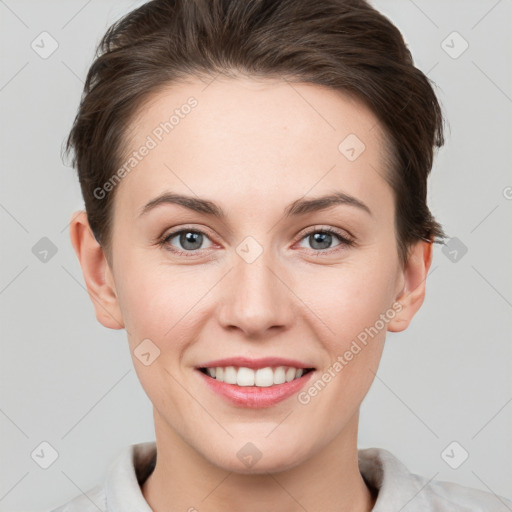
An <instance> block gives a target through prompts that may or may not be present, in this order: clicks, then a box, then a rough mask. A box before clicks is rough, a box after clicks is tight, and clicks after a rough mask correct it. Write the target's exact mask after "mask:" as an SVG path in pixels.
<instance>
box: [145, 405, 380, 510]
mask: <svg viewBox="0 0 512 512" xmlns="http://www.w3.org/2000/svg"><path fill="white" fill-rule="evenodd" d="M358 420H359V415H358V413H356V415H355V417H354V418H352V419H351V420H350V422H349V423H348V424H347V425H346V427H345V429H344V430H343V431H342V432H340V434H339V435H338V436H337V437H336V438H334V439H333V440H332V441H331V442H330V443H329V444H328V445H326V446H325V447H324V448H322V449H321V450H320V452H317V453H316V454H315V455H314V456H313V457H311V458H309V459H307V460H305V461H304V462H303V463H301V464H299V465H297V466H295V467H293V468H291V469H288V470H285V471H279V472H276V473H270V472H268V473H265V474H239V473H234V472H230V471H226V470H224V469H222V468H220V467H218V466H215V465H213V464H211V463H210V462H209V461H207V460H206V459H205V458H204V457H202V456H201V455H200V454H199V453H198V452H197V451H195V450H194V449H193V448H192V447H191V446H190V445H188V444H187V443H185V442H184V441H183V440H182V439H181V438H180V437H179V436H178V435H177V434H176V433H175V432H173V431H171V430H170V429H168V428H167V429H166V428H165V427H164V426H163V425H162V421H163V420H162V418H161V417H158V415H157V413H156V412H155V433H156V445H157V453H158V456H157V462H156V466H155V470H154V471H153V473H152V474H151V475H150V477H149V478H148V479H147V480H146V482H145V483H144V485H143V486H142V493H143V495H144V498H145V499H146V501H147V502H148V504H149V505H150V507H151V509H152V510H153V511H154V512H164V511H165V512H174V511H183V510H187V511H190V512H194V511H195V512H197V511H200V510H206V509H207V510H208V511H209V512H235V511H239V510H244V511H246V512H259V511H261V510H262V508H264V509H265V510H267V511H269V512H272V511H276V512H299V511H300V512H303V511H304V510H308V511H310V512H313V511H317V510H322V512H349V511H350V512H370V511H371V510H372V509H373V507H374V505H375V500H376V496H375V495H374V494H372V492H371V491H370V489H368V487H367V486H366V484H365V482H364V480H363V478H362V476H361V474H360V472H359V466H358V459H357V426H358ZM164 433H165V435H163V434H164Z"/></svg>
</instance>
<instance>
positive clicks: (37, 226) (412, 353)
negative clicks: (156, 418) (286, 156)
mask: <svg viewBox="0 0 512 512" xmlns="http://www.w3.org/2000/svg"><path fill="white" fill-rule="evenodd" d="M141 3H142V2H140V1H139V2H133V1H127V0H123V1H121V0H108V1H105V0H103V1H99V0H92V1H91V0H89V1H85V0H72V1H71V0H68V1H66V2H63V1H60V2H57V1H46V2H36V1H26V0H24V1H23V0H22V1H16V2H15V1H14V0H5V1H0V20H1V26H0V37H1V48H0V52H1V67H0V109H1V113H0V116H1V121H2V122H1V148H0V155H1V156H0V158H1V161H0V163H1V165H0V169H1V185H0V223H1V233H2V238H1V240H2V244H1V246H2V248H1V249H2V250H1V267H0V268H1V276H0V305H1V311H2V317H1V333H2V335H1V357H0V379H1V388H0V389H1V395H0V432H1V435H0V450H1V452H0V464H1V469H0V510H1V511H13V510H24V511H45V510H49V509H51V508H52V507H56V506H57V505H60V504H63V503H64V502H65V501H67V500H69V499H71V498H72V497H74V496H76V495H77V494H79V493H80V492H85V491H87V490H88V489H90V488H91V487H92V486H93V485H95V484H97V483H99V482H100V481H101V480H102V479H103V477H104V475H105V471H106V468H107V467H108V465H110V463H111V462H112V460H113V459H114V458H115V457H116V456H117V454H118V453H119V452H120V450H122V449H123V448H124V447H126V446H127V445H128V444H131V443H137V442H142V441H147V440H152V439H154V430H153V424H152V415H151V403H150V402H149V400H148V398H147V397H146V395H145V393H144V392H143V390H142V388H141V386H140V384H139V382H138V380H137V377H136V374H135V371H134V369H133V367H132V362H131V359H130V355H129V352H128V350H127V346H128V345H127V340H126V336H125V332H124V331H114V330H109V329H106V328H104V327H103V326H102V325H101V324H99V323H97V321H96V319H95V316H94V311H93V306H92V303H91V301H90V299H89V296H88V294H87V292H86V289H85V285H84V281H83V277H82V273H81V268H80V266H79V263H78V260H77V259H76V257H75V254H74V252H73V249H72V246H71V243H70V240H69V232H68V223H69V219H70V217H71V214H72V212H73V211H75V210H77V209H81V208H82V207H83V201H82V198H81V195H80V190H79V185H78V179H77V177H76V174H75V171H74V170H72V169H71V168H69V167H66V166H65V165H64V164H63V162H62V161H61V154H60V151H61V145H62V144H63V141H64V139H65V137H66V136H67V133H68V131H69V129H70V127H71V123H72V120H73V118H74V116H75V113H76V109H77V107H78V102H79V98H80V94H81V90H82V86H83V83H82V82H83V79H84V77H85V74H86V71H87V69H88V67H89V65H90V64H91V62H92V59H93V51H94V49H95V45H96V43H97V42H98V41H99V38H100V37H101V36H102V35H103V33H104V31H105V30H106V28H107V27H108V26H109V25H110V24H111V23H112V22H113V21H115V20H116V19H117V18H119V17H120V16H121V15H122V14H124V13H125V12H127V11H128V10H131V9H132V8H134V7H136V6H137V5H140V4H141ZM373 4H374V5H375V6H376V7H377V8H378V9H380V10H381V11H382V12H383V13H384V14H386V15H387V16H388V17H389V18H390V19H391V20H392V21H393V22H394V23H395V24H396V25H397V26H398V28H399V29H400V30H401V31H402V33H403V34H404V37H405V39H406V41H407V43H408V44H409V46H410V48H411V51H412V53H413V56H414V58H415V62H416V65H417V66H418V67H419V68H420V69H422V70H423V71H424V72H425V73H427V74H428V76H429V77H430V78H431V79H432V80H434V82H435V83H436V84H437V87H438V88H437V92H438V95H439V98H440V100H441V102H442V105H443V108H444V113H445V115H446V117H447V119H448V121H449V127H448V128H447V132H446V135H447V140H446V145H445V147H444V148H443V149H442V150H441V151H440V152H439V154H438V157H437V160H436V163H435V167H434V170H433V174H432V177H431V181H430V184H431V185H430V195H429V200H430V205H431V209H432V211H433V213H434V215H435V216H436V218H437V219H438V220H439V221H440V222H441V223H442V224H443V225H444V227H445V229H446V231H447V233H448V234H449V236H451V237H456V238H457V239H459V240H460V241H461V243H463V244H464V246H465V247H467V253H466V254H464V255H462V252H461V251H460V249H458V253H457V258H456V261H452V260H451V259H450V258H449V257H448V256H450V255H446V254H444V253H443V251H442V250H441V247H439V246H436V249H435V254H434V262H433V265H432V270H431V273H430V275H429V277H428V280H427V297H426V300H425V303H424V305H423V307H422V309H421V310H420V312H419V313H418V315H417V316H416V317H415V319H414V320H413V322H412V325H411V326H410V328H409V329H408V330H406V331H405V332H403V333H399V334H388V339H387V344H386V348H385V351H384V356H383V359H382V362H381V365H380V368H379V372H378V374H377V377H376V379H375V382H374V384H373V386H372V388H371V390H370V392H369V394H368V395H367V397H366V399H365V400H364V402H363V405H362V409H361V424H360V436H359V447H360V448H366V447H371V446H378V447H382V448H386V449H388V450H390V451H391V452H392V453H394V454H395V455H396V456H397V457H398V458H399V459H400V460H402V461H403V462H404V463H405V464H406V465H407V466H408V468H409V469H410V470H411V471H413V472H415V473H418V474H422V475H425V476H427V477H428V478H433V479H437V480H450V481H453V482H458V483H460V484H463V485H467V486H469V487H475V488H479V489H482V490H485V491H488V492H494V493H497V494H499V495H503V496H506V497H508V498H511V497H512V465H511V464H510V460H512V437H511V434H510V432H512V382H511V381H512V377H511V375H512V357H511V356H512V348H511V346H512V344H511V339H510V338H511V336H510V333H511V332H512V329H511V327H512V316H511V308H512V286H511V283H512V266H511V265H510V262H511V253H512V247H511V246H512V243H511V237H510V233H511V224H512V216H511V209H512V200H510V197H512V189H511V188H510V187H512V175H511V173H510V163H511V149H510V148H511V140H512V139H511V132H512V130H511V115H510V113H511V107H512V99H511V97H512V87H511V70H510V62H511V58H512V55H511V50H512V44H511V43H512V41H511V36H510V34H511V30H510V29H511V19H512V16H511V15H512V3H511V2H510V0H501V1H496V0H485V1H484V0H482V1H467V0H459V1H450V2H446V1H441V0H436V1H432V0H430V1H427V0H415V1H414V2H413V1H411V0H403V1H396V0H395V1H391V0H378V1H374V2H373ZM43 31H47V32H49V33H50V34H51V36H52V37H53V38H54V39H55V40H56V41H57V42H58V45H59V46H58V49H57V50H56V51H55V52H54V53H53V54H52V55H51V56H49V57H48V58H46V59H43V58H41V57H40V56H39V55H38V54H37V53H36V52H35V51H34V50H33V49H32V48H31V43H32V41H33V40H35V39H36V38H37V37H38V36H39V34H40V33H41V32H43ZM453 31H457V32H458V33H459V34H460V35H461V36H462V37H463V38H464V40H466V41H467V42H468V44H469V47H468V49H467V50H466V51H465V52H464V53H462V54H461V55H460V56H458V58H453V54H454V53H458V52H459V51H460V50H461V49H462V48H463V47H462V46H461V45H462V44H463V41H462V40H460V39H457V36H451V37H449V38H448V39H447V37H448V36H449V35H450V34H451V33H452V32H453ZM454 37H455V39H454ZM443 41H445V43H443ZM443 46H444V48H445V49H448V50H449V51H450V52H451V53H452V56H450V55H449V54H448V53H447V52H446V51H445V49H443ZM450 47H451V48H450ZM46 48H48V46H46ZM507 187H508V188H507ZM43 237H47V238H49V239H50V240H51V242H52V243H53V244H54V245H55V247H56V250H57V252H56V253H55V254H54V255H53V256H52V257H50V256H51V253H49V255H48V257H47V261H46V262H42V261H40V259H38V258H37V257H36V255H35V254H34V253H33V252H32V248H33V247H34V246H35V245H36V244H37V243H38V242H39V241H40V239H41V238H43ZM39 243H44V242H39ZM451 243H452V244H453V243H454V242H453V241H452V242H451ZM36 247H38V246H36ZM450 250H451V251H453V247H451V248H450ZM445 251H446V252H448V251H447V250H446V249H445ZM461 255H462V257H461ZM453 256H454V253H453V252H452V255H451V256H450V257H451V258H452V259H453ZM43 441H46V442H48V443H50V444H51V445H52V446H53V447H54V449H55V450H56V451H57V452H58V458H57V460H56V461H55V462H54V463H53V464H52V465H51V466H50V467H48V469H42V468H41V467H40V466H39V465H38V464H36V462H34V460H33V459H32V458H31V453H32V452H33V451H34V450H35V449H36V448H37V447H39V445H40V443H41V442H43ZM452 441H457V442H458V443H459V444H460V445H461V446H462V447H464V449H465V450H467V452H469V458H468V459H467V460H466V461H465V462H464V463H463V464H462V465H461V466H460V467H458V469H452V468H451V467H449V466H448V464H447V463H446V462H445V460H444V459H443V458H442V456H441V453H442V452H443V450H444V449H445V448H446V447H447V446H448V445H449V444H450V443H451V442H452ZM46 453H48V452H46ZM454 453H455V457H458V455H457V453H458V452H454ZM497 504H498V502H497Z"/></svg>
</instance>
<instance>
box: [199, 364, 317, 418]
mask: <svg viewBox="0 0 512 512" xmlns="http://www.w3.org/2000/svg"><path fill="white" fill-rule="evenodd" d="M195 369H196V371H197V374H198V375H199V376H200V377H201V380H202V381H203V382H204V383H205V384H206V386H207V387H208V389H209V390H210V391H213V392H214V394H215V395H217V396H220V397H221V398H222V399H223V400H225V401H227V402H228V403H229V404H231V405H235V406H238V407H245V408H262V407H271V406H273V405H275V404H277V403H278V402H281V401H282V400H285V399H286V398H288V397H291V396H292V395H294V394H296V393H298V392H299V391H300V390H301V389H302V388H303V387H304V386H305V385H306V383H307V382H308V381H309V380H310V378H311V376H312V375H313V374H314V371H315V368H314V367H311V366H310V365H307V364H304V363H302V362H300V361H296V360H293V359H283V358H280V357H279V358H278V357H267V358H262V359H249V358H244V357H234V358H228V359H218V360H216V361H208V362H204V363H203V364H201V365H199V366H196V368H195Z"/></svg>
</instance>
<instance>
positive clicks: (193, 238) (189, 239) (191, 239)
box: [180, 231, 202, 249]
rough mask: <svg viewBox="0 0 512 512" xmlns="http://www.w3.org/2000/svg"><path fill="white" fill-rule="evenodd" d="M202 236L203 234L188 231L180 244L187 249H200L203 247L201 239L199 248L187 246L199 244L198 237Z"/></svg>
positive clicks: (183, 235)
mask: <svg viewBox="0 0 512 512" xmlns="http://www.w3.org/2000/svg"><path fill="white" fill-rule="evenodd" d="M200 236H202V235H201V233H194V232H192V231H187V232H186V233H183V234H182V235H181V240H180V243H181V244H182V246H183V247H184V248H185V249H198V248H199V247H200V246H201V239H199V246H198V247H188V246H187V244H189V243H191V244H192V245H193V244H194V243H196V244H197V239H198V237H200Z"/></svg>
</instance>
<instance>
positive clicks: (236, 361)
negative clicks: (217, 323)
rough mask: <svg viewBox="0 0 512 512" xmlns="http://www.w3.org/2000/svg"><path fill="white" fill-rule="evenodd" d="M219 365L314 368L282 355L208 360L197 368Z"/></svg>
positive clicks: (255, 367) (257, 367)
mask: <svg viewBox="0 0 512 512" xmlns="http://www.w3.org/2000/svg"><path fill="white" fill-rule="evenodd" d="M217 366H224V367H226V366H236V367H238V368H240V367H244V368H252V369H254V370H256V369H259V368H267V367H269V366H271V367H277V366H291V367H293V368H304V369H306V368H314V367H313V365H311V364H306V363H302V362H300V361H297V360H296V359H284V358H282V357H262V358H259V359H250V358H248V357H228V358H226V359H216V360H215V361H208V362H206V363H204V364H200V365H198V366H197V368H215V367H217Z"/></svg>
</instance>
